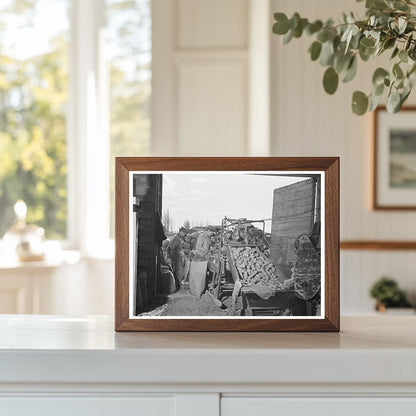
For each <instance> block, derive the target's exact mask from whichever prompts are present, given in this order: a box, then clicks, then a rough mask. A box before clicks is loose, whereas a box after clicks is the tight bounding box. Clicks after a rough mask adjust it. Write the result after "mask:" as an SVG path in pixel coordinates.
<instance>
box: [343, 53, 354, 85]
mask: <svg viewBox="0 0 416 416" xmlns="http://www.w3.org/2000/svg"><path fill="white" fill-rule="evenodd" d="M357 68H358V63H357V58H356V56H355V55H354V56H353V57H352V58H351V60H350V63H349V66H348V69H347V70H346V71H345V73H344V74H343V77H342V82H350V81H352V80H353V79H354V77H355V76H356V75H357Z"/></svg>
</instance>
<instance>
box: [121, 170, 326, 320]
mask: <svg viewBox="0 0 416 416" xmlns="http://www.w3.org/2000/svg"><path fill="white" fill-rule="evenodd" d="M322 177H323V173H321V172H313V173H310V172H264V173H262V172H169V173H167V172H160V173H159V172H130V207H129V209H130V256H129V258H130V316H131V318H169V317H180V318H196V317H198V318H210V317H215V318H216V319H217V318H252V317H261V318H268V317H269V318H291V317H298V318H299V317H302V318H316V319H319V318H321V317H323V316H324V311H323V306H322V305H323V304H324V302H323V299H322V297H323V291H322V290H321V289H322V287H323V270H322V269H323V255H322V253H323V252H324V248H323V246H324V241H323V239H322V238H321V236H322V235H323V230H322V228H323V221H322V218H324V216H323V213H322V212H321V210H322V208H321V207H323V206H324V203H323V195H324V192H322V189H321V187H322V183H323V179H322ZM321 301H322V302H321Z"/></svg>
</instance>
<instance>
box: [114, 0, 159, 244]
mask: <svg viewBox="0 0 416 416" xmlns="http://www.w3.org/2000/svg"><path fill="white" fill-rule="evenodd" d="M106 6H107V7H106V18H107V57H108V64H109V73H110V214H111V215H110V218H111V221H110V235H111V236H112V237H113V236H114V157H116V156H146V155H148V154H149V147H150V97H151V60H152V17H151V0H106Z"/></svg>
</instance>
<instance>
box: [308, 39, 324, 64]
mask: <svg viewBox="0 0 416 416" xmlns="http://www.w3.org/2000/svg"><path fill="white" fill-rule="evenodd" d="M321 50H322V44H321V43H320V42H318V41H315V42H313V43H312V45H311V46H310V47H309V53H310V54H311V59H312V61H316V60H317V59H318V58H319V55H320V54H321Z"/></svg>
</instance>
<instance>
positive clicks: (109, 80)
mask: <svg viewBox="0 0 416 416" xmlns="http://www.w3.org/2000/svg"><path fill="white" fill-rule="evenodd" d="M151 46H152V45H151V0H3V1H2V2H1V5H0V238H1V236H2V235H3V234H4V232H5V231H6V229H7V228H8V226H9V225H10V224H11V223H12V221H13V218H14V214H13V205H14V203H15V202H16V200H17V199H23V200H24V201H25V202H26V203H27V205H28V217H27V220H28V222H30V223H36V224H38V225H40V226H42V227H44V228H45V231H46V236H47V238H50V239H60V240H64V239H67V240H69V242H70V243H72V246H73V247H75V248H81V249H82V250H83V251H84V253H88V254H93V255H94V254H95V253H96V252H97V251H100V249H99V248H98V246H99V244H98V243H102V242H103V240H108V238H110V237H112V236H113V233H114V230H113V223H114V205H113V200H114V157H115V156H124V155H134V156H141V155H147V154H148V152H149V143H150V97H151V68H150V65H151ZM91 247H95V249H96V250H95V253H91Z"/></svg>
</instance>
